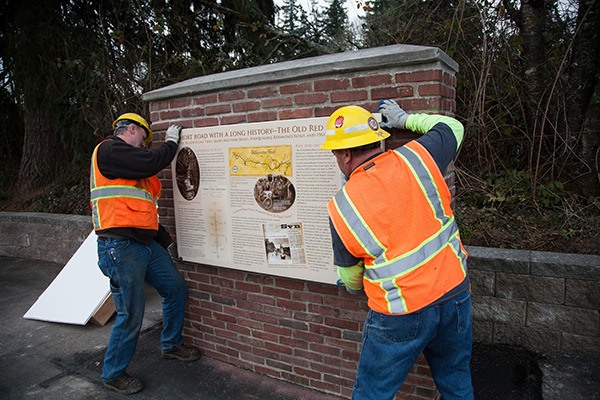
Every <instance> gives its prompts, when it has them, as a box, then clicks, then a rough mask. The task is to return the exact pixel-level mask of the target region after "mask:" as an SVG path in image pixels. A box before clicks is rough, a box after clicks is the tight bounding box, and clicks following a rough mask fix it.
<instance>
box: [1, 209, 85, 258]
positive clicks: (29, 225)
mask: <svg viewBox="0 0 600 400" xmlns="http://www.w3.org/2000/svg"><path fill="white" fill-rule="evenodd" d="M92 230H93V226H92V217H90V216H86V215H63V214H46V213H27V212H0V243H2V245H0V256H5V257H21V258H28V259H32V260H43V261H51V262H55V263H59V264H66V263H67V262H68V261H69V260H70V259H71V257H72V256H73V254H75V252H76V251H77V249H78V248H79V246H81V244H82V243H83V242H84V241H85V239H86V238H87V237H88V235H89V234H90V232H92Z"/></svg>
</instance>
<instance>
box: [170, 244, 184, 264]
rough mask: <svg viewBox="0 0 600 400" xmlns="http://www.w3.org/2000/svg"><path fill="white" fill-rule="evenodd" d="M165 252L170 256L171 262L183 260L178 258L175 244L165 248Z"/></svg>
mask: <svg viewBox="0 0 600 400" xmlns="http://www.w3.org/2000/svg"><path fill="white" fill-rule="evenodd" d="M167 252H168V253H169V255H170V256H171V259H172V260H173V262H178V261H183V258H182V257H179V252H178V251H177V245H176V244H175V242H173V243H171V244H170V245H169V246H167Z"/></svg>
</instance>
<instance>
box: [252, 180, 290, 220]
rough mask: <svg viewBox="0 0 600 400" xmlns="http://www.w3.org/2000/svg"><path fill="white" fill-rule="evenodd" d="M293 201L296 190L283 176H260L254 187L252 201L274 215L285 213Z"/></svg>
mask: <svg viewBox="0 0 600 400" xmlns="http://www.w3.org/2000/svg"><path fill="white" fill-rule="evenodd" d="M295 199H296V189H295V188H294V185H293V184H292V182H290V180H289V179H288V178H286V177H285V176H283V175H277V174H268V175H266V176H262V177H260V178H259V179H258V180H257V181H256V184H255V185H254V200H255V201H256V203H257V204H258V205H259V206H260V207H261V208H262V209H264V210H267V211H270V212H275V213H279V212H283V211H286V210H287V209H289V208H290V207H291V206H292V205H293V204H294V200H295Z"/></svg>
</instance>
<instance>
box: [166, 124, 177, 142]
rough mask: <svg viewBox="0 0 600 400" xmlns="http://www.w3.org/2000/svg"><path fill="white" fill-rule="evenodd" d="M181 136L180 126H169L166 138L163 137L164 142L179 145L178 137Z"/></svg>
mask: <svg viewBox="0 0 600 400" xmlns="http://www.w3.org/2000/svg"><path fill="white" fill-rule="evenodd" d="M180 134H181V126H179V125H171V126H170V127H169V129H167V136H166V137H165V142H169V141H171V142H175V143H179V135H180Z"/></svg>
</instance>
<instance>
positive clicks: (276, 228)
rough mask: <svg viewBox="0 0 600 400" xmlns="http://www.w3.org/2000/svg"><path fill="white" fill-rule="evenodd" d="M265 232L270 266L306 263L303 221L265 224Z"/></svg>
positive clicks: (266, 251)
mask: <svg viewBox="0 0 600 400" xmlns="http://www.w3.org/2000/svg"><path fill="white" fill-rule="evenodd" d="M263 232H264V236H265V237H264V239H265V254H266V256H267V264H268V265H269V266H271V265H277V266H278V267H281V266H284V265H298V264H306V255H305V253H304V235H303V233H302V223H301V222H294V223H270V224H263Z"/></svg>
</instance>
